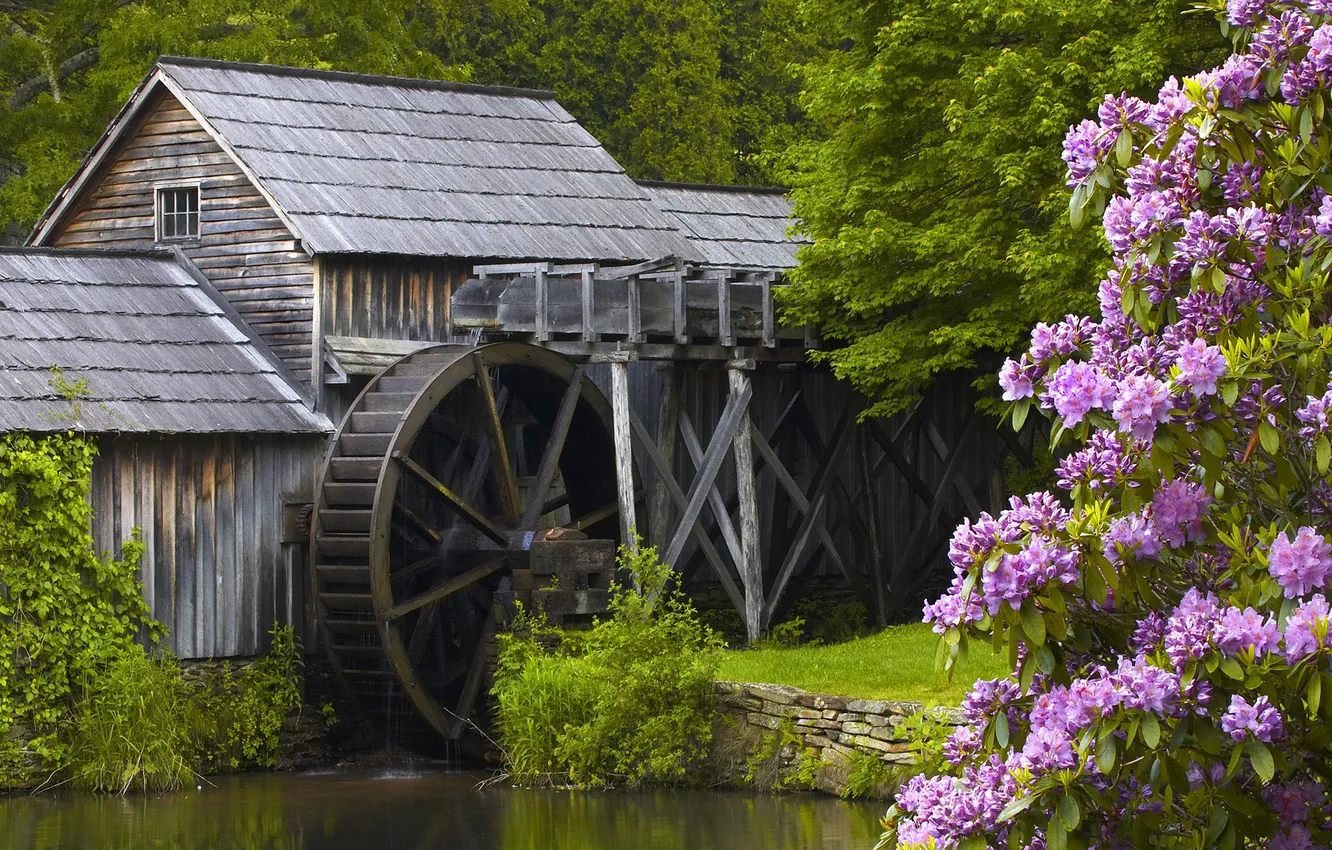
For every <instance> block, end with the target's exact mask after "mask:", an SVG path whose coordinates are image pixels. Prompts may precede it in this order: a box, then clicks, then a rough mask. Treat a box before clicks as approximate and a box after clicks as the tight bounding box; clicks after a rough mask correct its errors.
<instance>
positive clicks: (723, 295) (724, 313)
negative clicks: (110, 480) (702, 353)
mask: <svg viewBox="0 0 1332 850" xmlns="http://www.w3.org/2000/svg"><path fill="white" fill-rule="evenodd" d="M717 343H718V344H719V345H735V326H734V325H732V324H731V276H730V275H729V274H727V273H722V276H721V279H719V280H718V281H717Z"/></svg>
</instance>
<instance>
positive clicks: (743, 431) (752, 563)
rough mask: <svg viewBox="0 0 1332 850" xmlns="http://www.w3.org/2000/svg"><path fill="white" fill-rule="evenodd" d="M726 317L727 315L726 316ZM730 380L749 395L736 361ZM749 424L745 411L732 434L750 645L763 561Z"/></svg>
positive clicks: (759, 623) (755, 635)
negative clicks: (733, 434)
mask: <svg viewBox="0 0 1332 850" xmlns="http://www.w3.org/2000/svg"><path fill="white" fill-rule="evenodd" d="M728 319H729V317H728ZM727 373H728V375H729V377H730V383H731V397H732V398H742V397H744V396H748V395H750V394H751V392H752V390H751V388H750V381H749V373H748V372H747V371H745V370H744V369H743V368H741V367H740V365H739V364H738V363H736V362H732V363H731V364H730V367H729V368H728V369H727ZM752 427H753V423H751V422H750V421H749V412H748V411H745V412H744V413H743V414H742V415H741V418H740V425H739V427H738V428H737V429H736V433H735V446H734V452H735V487H736V495H737V496H739V497H740V547H741V550H742V551H743V553H744V563H743V564H740V565H739V566H740V575H741V577H742V578H743V579H744V582H745V632H746V633H747V635H748V637H749V642H750V643H751V644H752V643H754V642H755V641H756V640H758V639H759V636H760V635H762V634H763V626H764V622H763V613H764V607H765V606H764V604H763V561H762V558H761V556H760V552H759V517H758V489H757V487H756V486H755V484H754V444H753V442H752V441H751V438H750V435H749V434H750V429H751V428H752Z"/></svg>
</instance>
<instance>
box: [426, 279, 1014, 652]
mask: <svg viewBox="0 0 1332 850" xmlns="http://www.w3.org/2000/svg"><path fill="white" fill-rule="evenodd" d="M782 285H783V280H782V278H781V275H780V273H778V272H771V271H750V270H745V269H726V268H703V267H695V266H689V265H686V264H684V263H681V262H679V261H676V260H673V259H671V258H667V259H663V260H661V261H657V262H652V263H643V264H639V265H637V266H631V267H598V266H596V265H591V264H586V265H559V264H556V263H531V264H511V265H492V266H478V267H476V269H475V271H474V277H473V278H472V279H471V280H469V281H468V282H467V284H466V285H464V286H463V287H461V288H460V289H459V290H458V291H457V292H456V293H455V294H454V296H453V302H452V316H453V328H454V332H455V333H467V332H471V333H477V332H480V333H481V334H483V335H484V337H485V338H487V339H503V340H509V341H518V340H521V341H523V342H526V343H528V344H530V345H534V346H538V347H540V348H543V349H546V350H548V351H553V352H557V353H559V354H561V355H563V356H564V357H565V358H567V359H569V360H570V362H572V363H577V364H580V365H585V366H586V368H587V369H588V372H589V374H590V375H591V376H592V377H593V379H594V380H595V381H596V382H597V383H598V384H599V385H600V386H602V387H603V388H604V389H605V390H606V391H607V394H608V395H609V397H610V402H611V409H612V420H613V431H614V444H615V463H616V472H617V475H616V477H617V485H618V489H617V493H618V501H619V516H620V532H621V538H622V539H628V536H629V534H630V532H631V530H635V531H637V532H638V533H639V534H640V536H642V537H644V538H645V539H646V540H649V541H650V542H651V543H652V544H653V545H655V546H656V547H657V549H658V552H659V554H660V555H661V557H662V558H663V560H664V561H665V562H666V563H667V564H669V565H670V566H671V567H672V568H674V569H675V570H677V571H679V572H680V573H681V574H682V576H683V577H684V578H686V579H690V578H695V577H699V576H702V575H706V573H707V572H710V573H711V574H712V576H713V577H715V579H716V580H717V581H718V582H720V583H721V585H722V587H723V588H724V589H725V591H726V594H727V596H728V597H729V598H730V600H731V602H732V604H733V605H734V606H735V608H736V610H737V611H738V612H740V614H741V616H742V618H743V620H744V623H745V628H746V631H747V633H748V636H749V639H750V640H751V641H752V640H754V639H756V638H758V637H759V636H760V635H761V634H762V633H763V632H764V631H765V630H766V629H768V628H769V627H770V626H771V625H772V624H773V623H775V622H778V621H779V620H780V615H781V613H782V611H783V609H784V606H785V605H787V604H788V603H789V602H790V600H791V594H792V590H793V588H794V587H795V586H796V585H797V584H798V583H799V582H800V580H801V579H803V578H805V577H807V576H809V575H812V574H814V573H816V572H825V573H829V572H830V573H834V574H837V575H840V576H841V577H842V578H843V579H844V580H845V581H846V583H847V584H848V586H849V587H850V588H851V589H852V590H853V591H854V592H855V594H856V596H857V597H858V598H859V599H861V600H862V601H863V602H864V604H865V606H866V608H867V609H868V610H869V611H870V612H871V616H872V617H873V619H874V620H875V621H877V622H878V623H881V624H883V623H887V622H889V621H892V620H894V619H900V618H901V617H902V616H903V615H904V614H911V615H914V612H911V611H908V610H907V609H908V607H909V606H912V605H914V604H916V603H917V602H918V600H919V598H920V594H921V591H922V588H923V585H924V584H925V583H928V581H929V577H930V572H931V571H930V570H929V569H928V567H929V566H930V565H931V564H932V563H937V562H938V561H939V559H940V556H941V553H942V551H943V547H944V546H945V544H946V541H947V538H948V535H949V533H950V532H951V530H952V528H953V527H954V525H955V524H956V522H957V520H958V519H959V517H960V516H962V515H974V514H976V513H978V512H980V511H981V510H991V509H996V508H997V507H999V504H1000V500H1001V497H1002V493H1003V481H1002V463H1001V461H1002V457H1003V455H1004V454H1005V452H1008V451H1016V452H1017V453H1018V456H1019V457H1020V458H1021V459H1023V460H1024V461H1025V462H1027V463H1029V462H1030V448H1029V442H1028V441H1023V440H1019V438H1018V436H1017V435H1014V434H1012V433H1011V432H1008V433H1006V434H1003V433H999V432H998V431H997V429H996V428H995V427H994V424H993V423H992V422H988V421H987V420H985V419H984V418H983V417H981V416H979V415H976V414H975V413H974V401H975V399H974V397H973V396H972V394H971V392H970V390H969V388H968V387H967V386H966V384H965V383H963V382H961V381H956V382H952V383H946V384H944V385H942V386H941V387H940V388H938V389H937V390H935V391H933V392H932V393H931V394H930V396H929V397H927V398H926V399H925V400H923V401H922V402H921V403H920V404H918V405H917V406H916V407H915V408H914V409H913V410H912V411H910V412H909V413H908V414H906V415H903V416H899V417H897V418H895V419H893V420H881V419H874V418H868V419H864V420H863V421H862V420H861V418H860V417H859V415H858V414H859V413H860V411H861V410H862V409H863V407H862V402H861V400H860V399H859V398H858V396H857V395H856V393H855V392H854V391H852V390H850V389H849V388H847V387H846V386H845V385H844V384H842V383H840V382H837V381H836V380H835V379H834V378H833V376H832V375H831V374H830V373H829V372H828V371H827V370H826V369H823V368H820V367H817V366H814V365H811V364H810V362H809V357H808V354H809V350H810V349H811V348H814V347H817V346H818V345H819V342H818V335H817V333H816V331H815V330H814V329H812V328H792V327H784V326H782V325H780V324H779V323H778V321H777V319H776V314H777V310H776V308H775V306H774V291H775V290H776V289H777V288H779V287H781V286H782ZM1028 439H1029V438H1028ZM935 578H936V580H937V578H938V574H937V571H936V572H935Z"/></svg>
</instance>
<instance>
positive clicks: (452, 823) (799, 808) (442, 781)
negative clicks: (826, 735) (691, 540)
mask: <svg viewBox="0 0 1332 850" xmlns="http://www.w3.org/2000/svg"><path fill="white" fill-rule="evenodd" d="M215 782H216V787H208V786H205V787H204V789H203V790H201V791H200V790H191V791H187V792H182V793H179V794H172V795H167V796H163V797H144V796H134V797H128V798H124V799H121V798H115V797H93V796H89V795H75V794H70V795H44V796H40V797H25V796H19V797H13V798H10V799H8V800H3V799H0V850H20V848H22V850H57V848H58V850H67V849H68V848H74V849H75V850H130V848H133V850H142V848H183V850H212V848H219V850H220V849H221V848H227V850H231V848H247V850H315V849H316V848H319V850H325V848H326V850H356V848H373V850H426V848H449V850H454V848H457V850H473V848H475V850H527V848H541V850H601V849H602V848H605V850H612V848H614V850H621V848H626V849H629V848H651V850H686V848H688V850H713V848H715V849H716V850H748V848H753V850H760V848H761V850H850V848H868V847H871V846H873V844H874V841H875V839H876V838H877V835H878V829H879V828H878V817H879V815H880V814H882V808H883V807H882V805H880V804H877V803H844V802H841V801H839V800H833V799H828V798H824V797H806V796H788V797H767V796H750V795H745V794H735V793H709V792H683V791H681V792H666V791H662V792H653V793H644V794H579V793H568V792H559V791H520V790H515V789H511V788H489V789H486V790H477V789H476V787H475V786H476V782H477V777H474V776H469V775H465V774H459V773H439V774H426V775H411V774H407V775H402V774H397V775H392V774H390V775H374V774H368V773H354V774H353V773H333V774H324V775H317V774H305V775H295V776H293V775H258V776H244V777H231V778H221V779H218V780H215Z"/></svg>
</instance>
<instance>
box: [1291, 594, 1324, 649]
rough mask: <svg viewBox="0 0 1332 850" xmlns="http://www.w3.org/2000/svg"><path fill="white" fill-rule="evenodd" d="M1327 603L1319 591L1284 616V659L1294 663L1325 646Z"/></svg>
mask: <svg viewBox="0 0 1332 850" xmlns="http://www.w3.org/2000/svg"><path fill="white" fill-rule="evenodd" d="M1327 631H1328V604H1327V599H1326V598H1325V597H1324V596H1323V594H1321V593H1315V594H1314V595H1313V596H1311V597H1309V601H1308V602H1305V603H1304V604H1303V605H1301V606H1299V607H1298V608H1296V609H1295V611H1294V613H1292V614H1291V615H1290V616H1289V617H1287V618H1286V660H1288V661H1289V662H1290V663H1292V664H1295V663H1297V662H1299V661H1303V660H1304V659H1305V658H1308V657H1309V656H1310V655H1313V654H1314V653H1315V652H1318V651H1319V650H1321V649H1323V648H1325V647H1326V646H1327Z"/></svg>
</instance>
